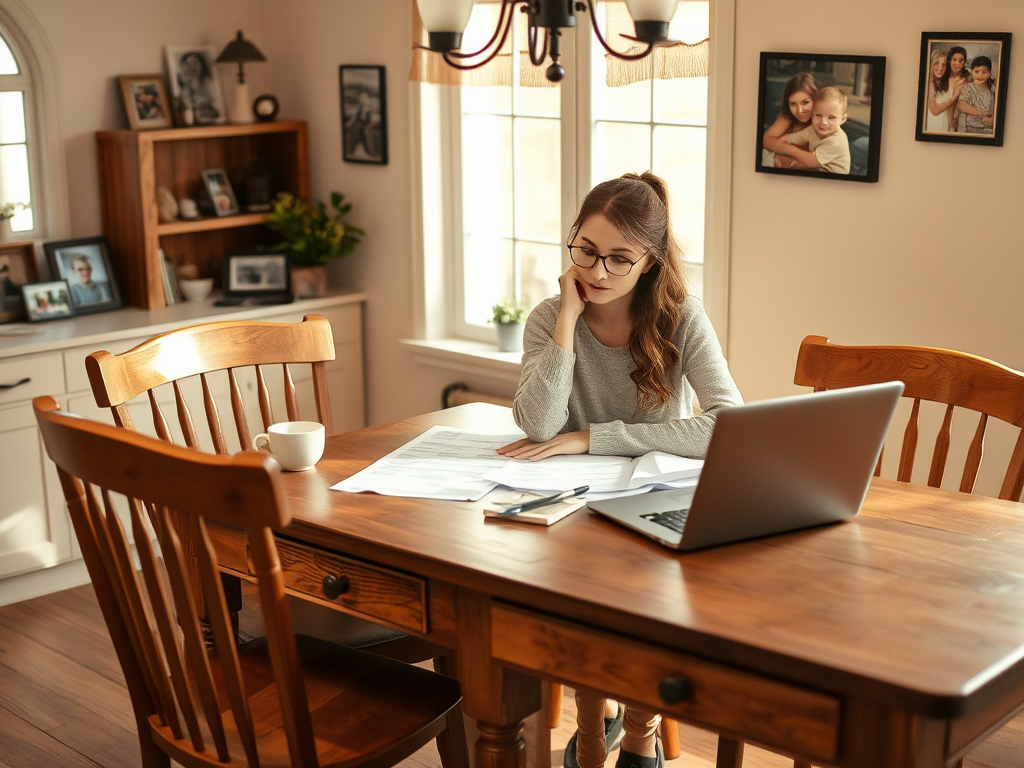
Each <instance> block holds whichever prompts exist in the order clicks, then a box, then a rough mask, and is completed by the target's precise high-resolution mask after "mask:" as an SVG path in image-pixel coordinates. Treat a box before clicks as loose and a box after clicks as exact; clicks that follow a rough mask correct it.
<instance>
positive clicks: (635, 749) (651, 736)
mask: <svg viewBox="0 0 1024 768" xmlns="http://www.w3.org/2000/svg"><path fill="white" fill-rule="evenodd" d="M660 724H661V715H656V714H654V713H652V712H644V711H642V710H639V709H636V708H634V707H626V717H625V719H624V721H623V724H622V727H623V728H624V729H625V731H626V735H625V736H623V737H622V752H623V753H626V752H628V753H630V754H632V755H636V756H639V757H650V758H655V757H657V746H656V745H657V743H658V738H657V734H658V726H659V725H660ZM623 757H625V755H623ZM619 762H620V763H621V762H622V757H620V759H619ZM627 765H628V764H627ZM581 768H582V763H581Z"/></svg>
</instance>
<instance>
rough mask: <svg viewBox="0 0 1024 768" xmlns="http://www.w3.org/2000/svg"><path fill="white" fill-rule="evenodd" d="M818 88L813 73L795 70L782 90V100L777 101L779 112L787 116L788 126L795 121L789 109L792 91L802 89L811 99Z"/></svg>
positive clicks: (796, 91)
mask: <svg viewBox="0 0 1024 768" xmlns="http://www.w3.org/2000/svg"><path fill="white" fill-rule="evenodd" d="M819 88H821V86H820V85H818V81H817V80H815V78H814V75H812V74H811V73H810V72H797V73H796V74H795V75H793V76H792V77H791V78H789V82H787V83H786V88H785V90H783V91H782V100H781V101H780V102H779V114H780V115H784V116H785V117H788V118H789V125H790V127H792V126H793V125H794V124H795V123H796V118H795V117H793V113H792V112H791V111H790V109H789V99H790V97H791V96H792V95H793V94H794V93H798V92H800V91H803V92H804V93H806V94H807V95H808V96H810V97H811V98H812V99H813V98H814V97H815V96H816V95H817V93H818V89H819Z"/></svg>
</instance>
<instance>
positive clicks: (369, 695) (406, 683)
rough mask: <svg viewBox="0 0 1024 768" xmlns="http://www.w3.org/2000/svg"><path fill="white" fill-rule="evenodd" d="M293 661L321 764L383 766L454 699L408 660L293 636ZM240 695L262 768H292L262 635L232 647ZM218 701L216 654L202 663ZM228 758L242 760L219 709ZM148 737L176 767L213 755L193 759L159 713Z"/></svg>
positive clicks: (436, 678) (441, 719) (416, 742)
mask: <svg viewBox="0 0 1024 768" xmlns="http://www.w3.org/2000/svg"><path fill="white" fill-rule="evenodd" d="M296 639H297V642H298V647H299V660H300V664H301V666H302V675H303V681H304V683H305V686H306V695H307V697H308V699H309V711H310V718H311V720H312V723H313V733H314V735H315V738H316V748H317V757H318V760H319V763H320V765H321V766H322V767H323V768H328V767H329V766H355V765H358V766H361V768H376V766H391V765H394V764H395V763H397V762H399V761H401V760H403V759H405V758H406V757H408V756H409V755H411V754H412V753H413V752H415V751H416V750H418V749H419V748H420V747H422V746H423V745H424V744H426V743H427V742H429V741H430V740H431V739H434V738H435V737H436V736H437V735H438V734H439V733H440V732H441V731H442V730H444V727H445V715H446V714H447V713H448V712H449V711H450V710H451V709H452V708H454V707H455V706H456V705H457V704H458V703H459V700H460V698H461V694H460V691H459V684H458V683H457V682H456V681H455V680H453V679H451V678H448V677H444V676H441V675H436V674H433V673H432V672H429V671H428V670H425V669H421V668H419V667H415V666H412V665H409V664H404V663H401V662H395V661H392V660H390V659H386V658H382V657H380V656H377V655H375V654H370V653H365V652H362V651H357V650H353V649H351V648H347V647H345V646H339V645H335V644H334V643H329V642H326V641H324V640H320V639H317V638H312V637H307V636H305V635H299V636H298V637H297V638H296ZM238 655H239V663H240V665H241V669H242V675H243V678H244V680H245V687H246V695H247V698H248V701H249V706H250V708H251V711H252V714H253V719H254V721H255V722H256V723H258V727H259V731H258V732H257V733H256V741H257V744H258V749H259V754H260V765H261V766H263V767H264V768H275V767H276V766H281V767H282V768H284V767H285V766H291V765H293V763H292V761H291V758H290V756H289V754H288V743H287V740H286V738H285V731H284V720H283V718H282V716H281V712H280V708H279V705H278V701H279V699H278V694H277V690H276V683H275V680H274V672H273V670H272V668H271V663H270V656H269V654H268V649H267V644H266V640H265V638H259V639H257V640H252V641H250V642H248V643H245V644H243V645H241V646H239V648H238ZM210 663H211V670H212V672H213V679H214V682H215V685H216V687H217V690H218V693H220V694H222V695H220V696H218V698H219V699H220V700H221V701H224V702H226V701H227V700H228V699H227V695H226V688H225V686H224V681H223V673H222V669H221V665H220V663H219V657H217V658H213V659H211V660H210ZM222 716H223V718H224V728H225V732H226V737H227V742H228V748H229V750H230V753H231V758H232V762H230V763H225V765H235V764H238V765H245V764H246V763H245V753H244V750H243V749H242V742H241V740H240V739H239V736H238V731H237V729H236V728H235V724H234V719H233V717H232V715H231V710H230V708H229V707H228V708H226V709H225V710H224V711H223V712H222ZM149 723H150V729H151V732H152V735H153V739H154V741H156V742H157V743H158V744H161V745H163V746H164V747H165V749H166V751H167V752H168V754H170V755H171V758H172V759H174V760H176V761H178V762H179V763H181V764H182V765H184V766H186V768H187V766H189V765H194V764H197V759H199V760H203V761H204V762H203V764H204V765H208V763H207V762H205V761H206V760H208V759H209V757H210V756H211V753H213V752H214V747H213V746H212V741H210V740H208V742H207V747H206V748H207V750H208V751H207V752H206V753H205V756H204V758H198V756H197V755H196V753H195V752H193V749H192V744H191V742H190V741H189V740H188V739H184V740H177V739H175V738H174V737H173V735H172V733H171V731H170V729H169V728H168V727H166V726H164V725H162V724H161V723H160V721H159V718H158V717H157V716H156V715H153V716H151V717H150V718H149Z"/></svg>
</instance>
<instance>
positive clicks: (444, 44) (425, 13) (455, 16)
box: [416, 0, 473, 51]
mask: <svg viewBox="0 0 1024 768" xmlns="http://www.w3.org/2000/svg"><path fill="white" fill-rule="evenodd" d="M416 6H417V8H419V11H420V18H421V19H422V20H423V27H424V29H426V30H427V33H428V37H429V39H430V49H431V50H433V51H453V50H455V49H456V48H458V47H460V46H461V45H462V33H463V32H464V31H465V29H466V24H468V23H469V14H470V13H472V12H473V0H416Z"/></svg>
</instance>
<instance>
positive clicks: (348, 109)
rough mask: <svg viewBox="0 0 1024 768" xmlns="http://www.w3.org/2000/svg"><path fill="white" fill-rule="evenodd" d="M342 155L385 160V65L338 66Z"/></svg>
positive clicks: (377, 161) (349, 158) (354, 160)
mask: <svg viewBox="0 0 1024 768" xmlns="http://www.w3.org/2000/svg"><path fill="white" fill-rule="evenodd" d="M339 77H340V80H341V145H342V146H341V156H342V159H343V160H345V161H346V162H349V163H374V164H376V165H387V164H388V120H387V94H386V91H385V83H384V67H377V66H349V65H342V66H341V67H339Z"/></svg>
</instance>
